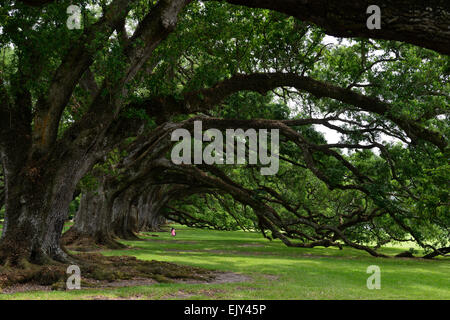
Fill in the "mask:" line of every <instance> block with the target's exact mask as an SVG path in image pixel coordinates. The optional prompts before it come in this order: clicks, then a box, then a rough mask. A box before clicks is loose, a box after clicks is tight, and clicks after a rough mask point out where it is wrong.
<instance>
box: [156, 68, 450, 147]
mask: <svg viewBox="0 0 450 320" xmlns="http://www.w3.org/2000/svg"><path fill="white" fill-rule="evenodd" d="M283 86H287V87H294V88H296V89H298V90H300V91H306V92H309V93H311V94H312V95H314V96H316V97H318V98H332V99H335V100H338V101H341V102H343V103H346V104H350V105H352V106H355V107H357V108H359V109H360V110H363V111H367V112H371V113H375V114H378V115H381V116H383V117H385V118H387V119H389V120H391V121H392V122H394V123H395V124H396V125H398V126H399V127H400V128H401V129H402V130H403V131H404V132H405V133H406V134H407V135H408V136H409V137H410V138H411V139H412V140H413V141H417V140H419V139H421V140H425V141H428V142H431V143H432V144H434V145H436V146H437V147H439V148H440V149H441V150H444V149H445V147H446V146H447V141H446V140H445V139H444V137H442V136H441V135H440V134H439V133H437V132H434V131H432V130H429V129H426V128H424V127H423V126H422V125H421V124H419V123H418V122H415V121H413V120H411V119H407V118H405V117H401V116H398V115H397V114H396V113H394V112H393V107H392V106H391V105H390V104H389V103H387V102H384V101H381V100H380V99H378V98H374V97H369V96H365V95H363V94H361V93H359V92H356V91H353V90H351V89H346V88H341V87H338V86H336V85H333V84H330V83H326V82H323V81H318V80H315V79H313V78H311V77H305V76H299V75H297V74H292V73H253V74H248V75H243V74H238V75H234V76H232V77H231V78H229V79H227V80H224V81H222V82H219V83H217V84H216V85H215V86H214V87H212V88H207V89H202V90H198V91H195V92H188V93H185V94H184V100H183V101H180V100H178V99H175V98H174V97H157V98H152V99H150V100H149V101H147V102H148V104H147V108H148V110H149V112H150V113H151V114H153V115H157V114H160V115H159V116H160V117H162V116H163V115H164V114H166V115H169V114H173V113H194V112H199V111H205V110H209V109H211V108H212V107H214V106H216V105H217V104H219V103H220V102H222V101H223V100H224V99H225V98H226V97H228V96H230V95H231V94H233V93H235V92H238V91H245V90H250V91H255V92H259V93H261V94H265V93H266V92H267V91H269V90H273V89H275V88H278V87H283Z"/></svg>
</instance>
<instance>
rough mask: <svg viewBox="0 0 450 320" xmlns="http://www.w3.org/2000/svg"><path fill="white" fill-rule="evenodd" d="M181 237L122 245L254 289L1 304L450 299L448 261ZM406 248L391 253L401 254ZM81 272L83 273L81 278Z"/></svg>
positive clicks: (234, 238)
mask: <svg viewBox="0 0 450 320" xmlns="http://www.w3.org/2000/svg"><path fill="white" fill-rule="evenodd" d="M176 228H177V236H176V237H175V238H173V237H171V236H170V234H169V233H168V232H167V233H155V234H157V235H158V237H151V236H150V235H149V234H145V235H143V239H144V240H146V241H124V243H125V244H127V245H129V246H132V248H131V249H128V250H109V251H104V252H103V254H105V255H130V256H135V257H137V258H138V259H143V260H153V259H154V260H163V261H169V262H174V263H180V264H186V265H192V266H198V267H203V268H208V269H214V270H223V271H233V272H238V273H242V274H245V275H248V276H250V277H251V278H252V280H251V281H250V282H242V283H226V284H167V283H165V284H155V285H150V286H136V287H126V288H114V289H104V290H93V289H84V290H77V291H65V292H61V291H54V292H26V293H15V294H0V299H92V298H95V297H99V298H137V299H450V259H449V258H441V259H436V260H431V261H428V260H419V259H399V258H391V259H383V258H373V257H371V256H369V255H368V254H367V253H365V252H363V251H358V250H354V249H352V248H344V250H339V249H335V248H314V249H300V248H288V247H286V246H284V245H283V244H282V243H281V242H280V241H272V242H269V241H268V240H265V239H262V238H261V236H260V234H258V233H246V232H241V231H236V232H223V231H210V230H199V229H191V228H187V227H182V226H177V227H176ZM405 249H408V248H407V247H406V248H405V247H403V248H398V247H392V246H390V247H386V248H383V249H382V251H383V252H385V253H388V254H396V253H399V252H401V251H404V250H405ZM369 265H378V266H379V267H380V269H381V289H380V290H369V289H367V287H366V280H367V278H368V277H369V276H370V275H369V274H367V273H366V269H367V267H368V266H369ZM81 272H83V271H82V270H81Z"/></svg>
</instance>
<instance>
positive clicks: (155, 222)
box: [138, 186, 170, 232]
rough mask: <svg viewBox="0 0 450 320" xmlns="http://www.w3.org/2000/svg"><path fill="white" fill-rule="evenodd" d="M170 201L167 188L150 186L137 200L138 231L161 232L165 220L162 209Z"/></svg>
mask: <svg viewBox="0 0 450 320" xmlns="http://www.w3.org/2000/svg"><path fill="white" fill-rule="evenodd" d="M169 200H170V194H169V192H168V187H167V186H151V187H150V190H149V191H148V193H147V194H146V195H145V196H142V197H141V198H140V200H139V206H138V211H139V214H138V217H139V219H138V228H139V230H140V231H153V232H157V231H161V226H162V225H163V224H164V221H165V218H164V217H163V216H162V209H163V208H164V206H165V205H166V204H167V203H168V201H169Z"/></svg>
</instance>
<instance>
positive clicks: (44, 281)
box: [0, 253, 216, 291]
mask: <svg viewBox="0 0 450 320" xmlns="http://www.w3.org/2000/svg"><path fill="white" fill-rule="evenodd" d="M74 258H75V259H76V261H77V262H76V263H74V264H76V265H77V266H79V268H80V271H81V287H83V288H89V287H96V286H98V285H99V284H101V282H102V281H103V282H105V283H109V282H113V281H119V280H131V279H154V280H156V281H157V282H173V281H174V280H181V279H182V280H189V279H192V280H200V281H211V280H213V279H214V278H215V276H216V275H215V273H214V272H213V271H211V270H207V269H201V268H196V267H191V266H183V265H178V264H174V263H169V262H159V261H154V260H153V261H141V260H137V259H136V258H135V257H129V256H112V257H106V256H103V255H102V254H100V253H79V254H77V255H76V257H74ZM69 265H71V264H64V263H60V262H54V263H52V264H45V265H37V264H32V263H27V265H26V266H25V268H23V267H11V266H0V291H1V289H2V288H8V287H11V286H15V285H20V284H24V283H29V284H38V285H44V286H51V289H52V290H66V289H67V288H66V281H67V278H68V277H69V276H70V274H67V268H68V267H69ZM99 281H100V283H99Z"/></svg>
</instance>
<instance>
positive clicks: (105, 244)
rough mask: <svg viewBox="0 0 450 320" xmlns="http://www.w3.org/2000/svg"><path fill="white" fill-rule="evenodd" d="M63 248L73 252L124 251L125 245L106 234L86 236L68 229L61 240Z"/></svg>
mask: <svg viewBox="0 0 450 320" xmlns="http://www.w3.org/2000/svg"><path fill="white" fill-rule="evenodd" d="M61 243H62V244H63V245H64V246H67V247H69V248H70V249H72V250H75V251H95V250H101V249H124V248H126V246H125V245H123V244H121V243H120V242H118V241H117V240H115V239H114V237H113V236H111V235H108V234H104V233H102V234H100V233H98V234H96V235H95V236H92V235H86V234H83V233H80V232H78V231H77V230H75V229H74V228H70V229H69V230H68V231H67V232H65V233H64V235H63V236H62V239H61Z"/></svg>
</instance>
